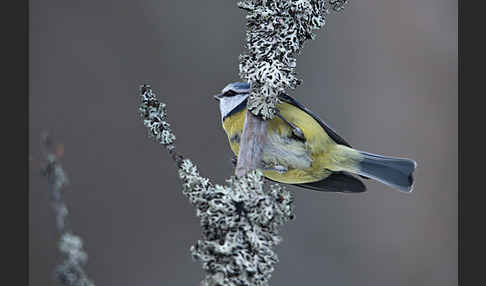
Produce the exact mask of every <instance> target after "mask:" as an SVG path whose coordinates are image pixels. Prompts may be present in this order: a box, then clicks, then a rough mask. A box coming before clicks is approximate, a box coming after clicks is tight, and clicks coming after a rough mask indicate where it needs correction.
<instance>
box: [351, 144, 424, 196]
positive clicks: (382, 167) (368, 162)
mask: <svg viewBox="0 0 486 286" xmlns="http://www.w3.org/2000/svg"><path fill="white" fill-rule="evenodd" d="M360 154H361V155H363V156H364V159H363V160H362V161H361V162H360V163H359V173H358V174H359V175H362V176H366V177H369V178H371V179H374V180H377V181H379V182H382V183H384V184H386V185H388V186H390V187H392V188H396V189H398V190H400V191H404V192H411V191H412V190H413V184H414V178H413V172H414V171H415V168H416V167H417V163H416V162H415V161H413V160H410V159H406V158H395V157H387V156H381V155H376V154H371V153H367V152H361V151H360Z"/></svg>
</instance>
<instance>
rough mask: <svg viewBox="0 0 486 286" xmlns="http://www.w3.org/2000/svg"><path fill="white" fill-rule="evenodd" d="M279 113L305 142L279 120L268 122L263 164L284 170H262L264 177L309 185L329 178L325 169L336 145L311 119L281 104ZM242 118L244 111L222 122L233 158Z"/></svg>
mask: <svg viewBox="0 0 486 286" xmlns="http://www.w3.org/2000/svg"><path fill="white" fill-rule="evenodd" d="M279 109H280V112H281V114H282V115H283V116H285V117H286V118H287V120H289V121H290V122H292V123H294V124H295V125H297V126H298V127H299V128H300V129H301V130H302V131H303V133H304V136H305V138H306V141H305V142H304V141H301V140H299V139H297V138H296V137H294V136H292V130H291V129H290V127H289V126H288V124H286V123H285V122H283V121H282V120H281V119H280V118H278V117H275V118H273V119H272V120H270V122H269V125H268V128H267V137H266V138H267V139H266V142H265V146H264V149H263V161H264V164H265V165H266V167H272V166H282V167H284V168H285V169H286V170H285V171H281V170H280V171H279V170H271V169H268V168H267V170H265V169H264V170H263V174H264V175H265V177H267V178H269V179H271V180H274V181H277V182H281V183H287V184H302V183H310V182H316V181H320V180H322V179H324V178H326V177H327V176H328V175H329V174H330V171H329V170H328V168H327V166H328V165H329V160H330V157H331V156H330V154H331V153H332V152H331V150H332V148H333V146H334V145H335V143H334V142H333V141H332V140H331V139H330V138H329V137H328V136H327V134H326V133H325V132H324V130H323V129H322V127H321V126H320V125H319V124H318V123H317V122H316V121H315V120H314V119H313V118H312V117H310V116H309V115H307V114H305V113H303V112H302V111H301V110H298V109H295V108H294V107H292V106H290V105H288V104H286V103H282V104H281V105H280V106H279ZM245 117H246V109H244V110H242V111H240V112H239V113H236V114H234V115H233V116H231V117H230V118H227V119H226V120H225V121H224V122H223V128H224V130H225V131H226V133H227V135H228V139H229V143H230V147H231V150H232V151H233V153H234V154H235V155H236V156H238V152H239V148H240V139H241V132H242V130H243V125H244V121H245Z"/></svg>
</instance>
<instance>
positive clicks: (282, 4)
mask: <svg viewBox="0 0 486 286" xmlns="http://www.w3.org/2000/svg"><path fill="white" fill-rule="evenodd" d="M346 2H347V0H328V1H325V0H243V1H240V2H238V7H240V8H241V9H244V10H246V11H248V15H247V16H246V19H247V20H248V22H247V27H248V30H247V32H246V37H247V38H246V42H247V48H248V53H247V54H243V55H240V77H241V78H242V79H244V80H246V81H247V82H249V83H250V84H251V87H252V91H251V95H250V98H249V100H248V110H250V111H251V112H252V113H253V114H255V115H257V116H260V117H261V118H262V119H264V120H266V119H271V118H273V116H274V115H275V109H276V106H277V104H278V102H279V101H278V98H277V96H278V94H279V93H281V92H285V90H286V89H289V88H290V89H294V88H296V87H297V86H298V85H299V84H300V83H301V80H299V79H298V78H297V77H296V73H295V67H296V65H297V64H296V56H297V55H298V54H299V53H300V51H301V49H302V47H303V45H304V43H305V42H306V41H307V40H309V39H314V38H315V34H314V30H317V29H319V28H321V27H322V26H324V23H325V20H326V14H328V13H329V11H330V10H333V11H340V10H341V9H342V8H343V6H344V5H345V4H346Z"/></svg>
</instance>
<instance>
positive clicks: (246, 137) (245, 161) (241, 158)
mask: <svg viewBox="0 0 486 286" xmlns="http://www.w3.org/2000/svg"><path fill="white" fill-rule="evenodd" d="M267 127H268V121H267V120H262V119H261V118H259V117H258V116H255V115H253V113H251V112H250V111H247V112H246V119H245V124H244V125H243V132H242V134H241V140H240V150H239V152H238V162H237V164H236V168H235V175H236V176H237V177H241V176H244V175H246V174H247V173H248V172H249V171H251V170H255V169H258V168H261V167H262V160H263V146H264V144H265V140H266V138H267Z"/></svg>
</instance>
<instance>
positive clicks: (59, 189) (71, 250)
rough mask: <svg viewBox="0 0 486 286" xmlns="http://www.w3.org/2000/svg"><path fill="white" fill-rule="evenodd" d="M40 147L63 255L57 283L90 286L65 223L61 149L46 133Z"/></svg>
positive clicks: (79, 247)
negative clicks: (60, 159) (54, 146)
mask: <svg viewBox="0 0 486 286" xmlns="http://www.w3.org/2000/svg"><path fill="white" fill-rule="evenodd" d="M42 147H43V150H44V153H45V158H46V163H45V165H44V167H43V168H42V174H43V175H44V176H46V177H47V181H48V183H49V187H50V196H51V202H52V207H53V209H54V212H55V215H56V227H57V230H58V231H59V234H60V240H59V246H58V247H59V250H60V251H61V253H62V255H63V256H64V261H63V262H62V263H61V264H60V265H59V266H57V268H56V277H57V280H58V281H59V283H60V284H61V285H64V286H94V283H93V282H92V281H91V280H90V279H89V278H88V276H87V274H86V272H85V271H84V269H83V265H85V264H86V262H87V259H88V254H87V253H86V252H85V251H84V250H83V240H82V239H81V237H79V236H77V235H75V234H73V232H72V230H71V228H70V225H69V220H68V213H69V212H68V208H67V206H66V204H65V203H64V200H63V190H64V189H65V187H66V186H67V185H68V183H69V180H68V178H67V176H66V173H65V172H64V169H63V168H62V165H61V163H60V162H59V157H60V156H62V151H61V150H62V149H60V148H59V146H58V148H56V149H54V148H53V143H52V142H51V139H50V137H49V136H48V135H47V134H43V136H42ZM53 149H54V150H53Z"/></svg>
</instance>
